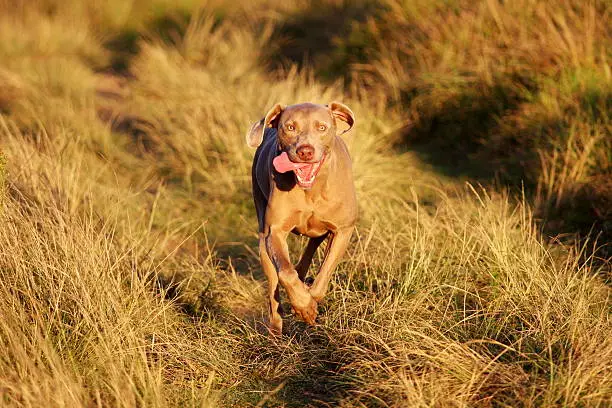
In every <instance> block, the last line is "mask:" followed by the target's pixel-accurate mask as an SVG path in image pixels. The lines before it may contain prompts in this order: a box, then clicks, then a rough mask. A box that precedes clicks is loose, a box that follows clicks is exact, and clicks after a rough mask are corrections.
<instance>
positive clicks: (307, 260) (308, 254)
mask: <svg viewBox="0 0 612 408" xmlns="http://www.w3.org/2000/svg"><path fill="white" fill-rule="evenodd" d="M327 235H328V234H325V235H321V236H320V237H315V238H310V239H309V240H308V245H306V249H305V250H304V253H303V254H302V258H300V262H298V264H297V265H296V266H295V270H296V271H297V273H298V276H299V277H300V280H301V281H302V282H304V279H305V278H306V274H308V269H309V268H310V264H311V263H312V257H313V256H314V254H315V253H316V252H317V248H319V245H321V243H322V242H323V241H325V238H327Z"/></svg>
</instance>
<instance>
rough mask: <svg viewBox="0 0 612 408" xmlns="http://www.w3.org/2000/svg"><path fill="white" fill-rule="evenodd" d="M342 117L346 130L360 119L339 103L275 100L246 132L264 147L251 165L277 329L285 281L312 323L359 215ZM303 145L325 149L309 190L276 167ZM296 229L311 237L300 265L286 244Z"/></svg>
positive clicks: (252, 143) (292, 298)
mask: <svg viewBox="0 0 612 408" xmlns="http://www.w3.org/2000/svg"><path fill="white" fill-rule="evenodd" d="M338 120H340V121H343V122H345V123H346V124H348V126H349V127H348V129H346V130H345V131H344V132H346V131H348V130H349V129H350V128H351V127H352V126H353V124H354V114H353V112H352V111H351V110H350V109H349V108H348V107H346V106H345V105H343V104H341V103H338V102H332V103H330V104H329V105H315V104H311V103H302V104H299V105H292V106H288V107H284V106H282V105H280V104H277V105H275V106H274V107H273V108H272V109H270V111H269V112H268V113H267V114H266V117H265V118H264V119H262V120H260V121H259V122H257V123H255V124H254V125H253V126H252V127H251V129H250V130H249V132H248V133H247V143H248V144H249V145H250V146H252V147H258V148H257V151H256V152H255V158H254V160H253V168H252V179H253V199H254V201H255V208H256V210H257V217H258V221H259V254H260V257H261V264H262V267H263V270H264V272H265V274H266V277H267V279H268V298H269V304H270V310H269V312H270V328H271V330H272V331H273V332H275V333H280V332H281V331H282V318H281V314H280V313H281V307H280V297H279V290H278V284H279V282H280V284H282V285H283V287H284V288H285V290H286V292H287V295H288V296H289V300H290V302H291V306H292V308H293V310H294V312H295V314H296V315H298V316H299V317H300V318H302V319H303V320H304V321H306V322H307V323H309V324H314V322H315V318H316V316H317V302H318V301H320V300H321V299H322V298H323V296H324V295H325V293H326V292H327V287H328V285H329V281H330V279H331V274H332V272H333V270H334V269H335V267H336V265H337V264H338V261H339V260H340V258H341V257H342V255H343V254H344V252H345V250H346V247H347V246H348V243H349V240H350V237H351V234H352V232H353V228H354V225H355V222H356V220H357V200H356V196H355V188H354V185H353V174H352V170H351V158H350V156H349V152H348V149H347V147H346V145H345V143H344V141H343V140H342V139H341V138H340V137H339V136H338V126H337V121H338ZM292 127H293V129H294V130H291V129H292ZM344 132H342V133H344ZM305 145H309V146H312V147H313V148H314V154H313V158H312V160H311V162H318V161H320V160H321V159H322V158H323V157H324V156H325V161H324V163H323V165H322V166H321V169H320V171H319V173H318V175H317V176H316V178H315V181H314V184H313V185H312V187H311V188H310V189H304V188H301V187H300V186H299V185H298V184H297V183H296V179H295V175H294V173H293V172H288V173H278V172H277V171H276V170H274V168H273V166H272V160H273V159H274V158H275V157H276V156H277V155H278V154H280V153H281V152H282V151H285V152H287V154H288V155H289V158H290V159H291V161H293V162H300V161H301V160H300V158H299V156H298V154H297V149H298V148H300V147H301V146H305ZM290 232H293V233H296V234H301V235H305V236H308V237H310V240H309V242H308V245H307V247H306V250H305V251H304V254H303V256H302V258H301V259H300V262H299V263H298V264H297V266H295V267H294V266H293V264H292V263H291V261H290V258H289V251H288V246H287V237H288V235H289V233H290ZM326 239H327V240H328V241H329V242H328V245H327V248H326V250H325V257H324V260H323V263H322V265H321V268H320V270H319V273H318V274H317V276H316V278H315V279H314V282H313V283H312V286H310V287H309V286H308V285H307V284H306V283H305V282H304V280H305V277H306V274H307V272H308V268H309V267H310V264H311V261H312V257H313V255H314V253H315V252H316V250H317V248H318V246H319V245H320V244H321V243H322V242H323V241H324V240H326Z"/></svg>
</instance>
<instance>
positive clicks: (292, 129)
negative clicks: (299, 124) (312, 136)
mask: <svg viewBox="0 0 612 408" xmlns="http://www.w3.org/2000/svg"><path fill="white" fill-rule="evenodd" d="M285 128H286V129H287V130H289V131H294V130H295V126H293V125H285Z"/></svg>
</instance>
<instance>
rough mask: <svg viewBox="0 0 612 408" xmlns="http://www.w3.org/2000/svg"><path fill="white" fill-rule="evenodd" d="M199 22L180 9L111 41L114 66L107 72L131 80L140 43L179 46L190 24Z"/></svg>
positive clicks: (217, 17) (218, 17)
mask: <svg viewBox="0 0 612 408" xmlns="http://www.w3.org/2000/svg"><path fill="white" fill-rule="evenodd" d="M214 17H215V22H216V24H215V26H219V25H220V24H221V22H222V21H223V16H222V15H221V14H219V13H215V14H214ZM197 18H199V16H198V15H196V14H195V13H193V12H189V11H187V10H184V9H176V10H172V11H169V12H167V13H165V14H162V15H160V16H158V17H156V18H154V19H153V20H151V21H150V22H149V23H147V24H146V26H145V27H144V28H142V29H136V28H126V29H124V30H122V31H119V32H118V33H116V34H114V35H113V36H111V37H110V39H109V40H108V41H106V43H105V44H104V46H105V47H106V49H108V50H109V51H110V52H111V61H110V65H109V66H108V67H107V68H106V70H108V71H111V72H113V73H114V74H117V75H123V76H129V75H130V71H129V69H130V64H131V62H132V59H133V58H134V57H136V55H138V53H139V52H140V42H141V41H142V40H147V39H155V40H156V41H160V40H161V41H162V42H164V43H166V44H170V45H175V46H176V45H179V44H180V43H181V41H182V39H183V38H184V37H185V33H186V32H187V29H188V27H189V24H190V22H191V21H193V20H194V19H197Z"/></svg>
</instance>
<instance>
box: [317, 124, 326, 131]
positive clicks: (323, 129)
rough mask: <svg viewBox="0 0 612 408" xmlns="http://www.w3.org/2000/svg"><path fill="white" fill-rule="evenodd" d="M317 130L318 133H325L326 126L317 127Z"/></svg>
mask: <svg viewBox="0 0 612 408" xmlns="http://www.w3.org/2000/svg"><path fill="white" fill-rule="evenodd" d="M318 129H319V131H320V132H325V131H326V130H327V126H325V125H319V127H318Z"/></svg>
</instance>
